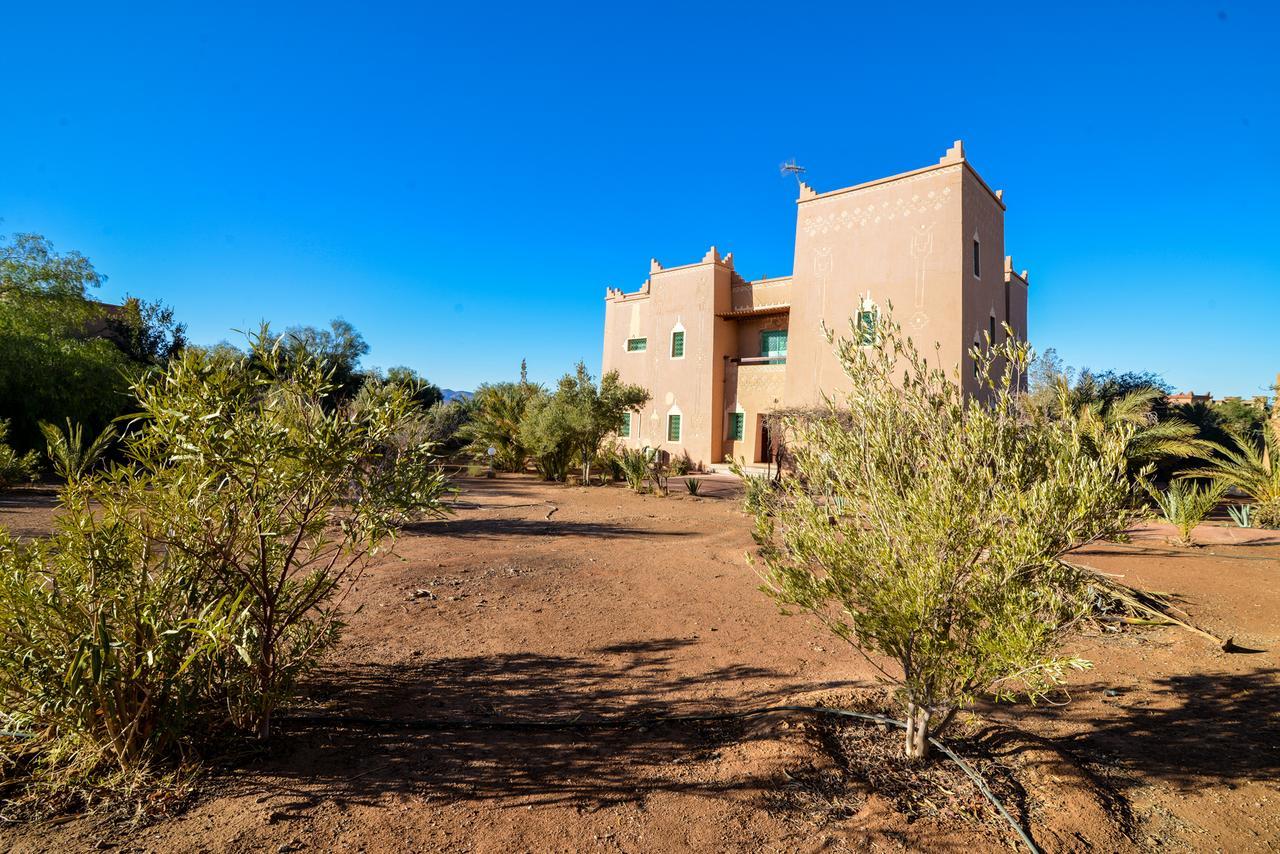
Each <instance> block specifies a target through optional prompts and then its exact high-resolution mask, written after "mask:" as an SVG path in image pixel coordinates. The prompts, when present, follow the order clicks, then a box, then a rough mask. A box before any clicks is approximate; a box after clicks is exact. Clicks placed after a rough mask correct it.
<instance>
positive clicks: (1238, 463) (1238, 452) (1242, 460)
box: [1185, 417, 1280, 528]
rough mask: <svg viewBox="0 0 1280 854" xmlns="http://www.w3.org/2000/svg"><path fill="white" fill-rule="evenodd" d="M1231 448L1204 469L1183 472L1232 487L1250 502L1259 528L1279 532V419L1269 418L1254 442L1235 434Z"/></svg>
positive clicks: (1225, 448)
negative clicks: (1244, 495) (1243, 494)
mask: <svg viewBox="0 0 1280 854" xmlns="http://www.w3.org/2000/svg"><path fill="white" fill-rule="evenodd" d="M1231 440H1232V441H1231V444H1230V445H1229V446H1227V447H1223V448H1221V449H1220V450H1219V452H1218V455H1217V456H1215V457H1213V458H1212V459H1210V460H1209V461H1208V462H1207V463H1206V464H1205V465H1203V466H1201V467H1199V468H1196V469H1193V470H1191V471H1188V472H1186V473H1185V474H1186V476H1187V477H1207V478H1211V479H1212V480H1213V481H1214V482H1216V483H1220V484H1223V485H1225V486H1229V487H1235V488H1236V489H1239V490H1240V491H1241V492H1243V493H1245V494H1246V495H1248V496H1249V497H1250V498H1251V499H1253V504H1254V509H1253V515H1254V521H1255V523H1256V524H1257V525H1258V526H1259V527H1263V528H1280V419H1277V418H1275V417H1273V418H1272V419H1271V420H1270V421H1268V422H1267V423H1266V424H1265V425H1264V426H1263V428H1262V434H1261V436H1259V437H1258V438H1257V439H1249V438H1247V437H1245V436H1242V435H1239V434H1235V435H1232V437H1231Z"/></svg>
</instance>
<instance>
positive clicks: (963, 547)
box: [755, 313, 1134, 757]
mask: <svg viewBox="0 0 1280 854" xmlns="http://www.w3.org/2000/svg"><path fill="white" fill-rule="evenodd" d="M856 331H857V330H856V328H855V329H854V330H853V334H854V338H853V340H848V339H842V340H840V341H839V343H838V345H837V352H838V354H839V357H840V360H841V362H842V363H843V366H844V369H845V372H846V374H847V375H848V376H849V378H850V380H851V382H852V391H851V392H850V393H849V394H848V395H847V396H844V397H841V398H840V399H838V400H832V401H829V403H828V406H827V409H826V411H825V412H824V413H822V414H820V415H819V416H817V417H811V418H803V419H802V418H800V417H792V418H790V419H789V421H790V423H788V424H787V425H786V426H787V433H788V435H789V436H791V437H792V443H791V450H792V454H793V456H794V459H795V470H796V476H795V477H792V478H787V479H785V480H784V481H782V483H781V484H780V485H779V486H778V487H777V489H776V492H775V493H774V494H773V495H771V496H769V498H768V500H767V501H760V502H757V503H756V505H755V511H756V519H757V525H758V532H759V535H760V536H761V538H762V539H763V540H764V541H765V543H766V545H765V547H764V548H763V549H762V554H763V556H764V560H765V565H766V568H765V570H764V577H765V579H766V587H765V589H766V591H767V592H768V593H770V595H772V596H774V597H775V598H776V599H777V600H778V601H779V602H780V603H782V604H783V605H785V606H792V607H797V608H799V609H801V610H804V611H807V612H809V613H811V614H813V615H815V616H817V617H818V618H819V619H820V620H821V621H822V622H823V623H824V624H825V625H826V627H827V628H828V629H829V630H830V631H831V632H833V633H834V634H836V635H837V636H838V637H840V638H843V639H845V640H847V641H849V642H850V643H851V644H852V645H853V646H854V648H855V649H856V650H858V651H859V652H860V653H861V654H863V655H864V656H866V657H867V660H868V661H870V662H871V663H872V664H873V665H875V666H876V667H882V668H883V670H882V673H883V674H884V676H885V678H886V679H888V680H890V681H891V682H893V683H895V684H897V685H898V686H899V696H900V699H901V701H902V703H903V705H904V706H905V709H906V715H907V721H908V731H907V738H906V749H907V753H908V755H909V756H915V757H921V756H924V755H925V754H926V752H927V745H928V742H927V738H928V736H929V735H931V734H932V733H935V732H938V731H940V730H941V729H942V728H944V727H945V726H946V724H947V723H948V722H949V721H950V719H951V717H952V715H953V713H954V712H955V711H956V710H957V709H959V708H961V707H963V706H965V705H966V704H968V703H970V702H972V701H973V700H974V699H975V698H976V697H977V696H978V695H979V694H983V693H990V694H994V695H995V696H996V697H1000V698H1012V697H1014V696H1015V695H1020V694H1022V693H1025V694H1028V695H1030V696H1031V697H1033V698H1034V697H1037V696H1041V695H1043V694H1044V693H1045V692H1046V691H1048V690H1050V689H1051V688H1052V687H1053V686H1054V685H1056V684H1058V683H1060V682H1061V681H1062V680H1063V679H1064V678H1065V674H1066V672H1067V671H1068V670H1070V669H1072V668H1080V667H1085V666H1087V664H1086V663H1085V662H1082V661H1080V660H1079V659H1077V658H1074V657H1066V656H1062V655H1060V654H1058V653H1057V651H1056V649H1057V643H1058V640H1059V638H1060V637H1061V634H1062V632H1063V631H1064V630H1065V628H1066V627H1067V626H1069V625H1070V624H1071V623H1072V621H1073V620H1075V619H1077V618H1078V617H1079V616H1080V615H1081V614H1082V613H1084V610H1085V608H1086V607H1087V601H1086V596H1085V592H1084V589H1085V587H1086V586H1087V585H1086V584H1084V582H1083V581H1082V579H1081V573H1080V571H1079V570H1076V569H1073V568H1071V567H1068V566H1066V565H1065V564H1064V563H1063V562H1062V560H1061V558H1062V556H1063V555H1064V554H1066V553H1067V552H1069V551H1070V550H1072V549H1074V548H1077V547H1079V546H1080V545H1082V544H1084V543H1087V542H1090V541H1092V540H1095V539H1098V538H1101V537H1105V536H1108V535H1112V534H1114V533H1117V532H1119V531H1123V530H1124V529H1125V528H1127V527H1128V525H1129V524H1130V522H1131V521H1132V519H1133V516H1134V510H1133V506H1134V495H1133V488H1132V485H1131V483H1130V481H1129V479H1128V477H1127V475H1126V469H1127V466H1128V460H1127V458H1126V455H1125V451H1126V448H1127V447H1128V445H1129V443H1130V441H1131V439H1132V434H1133V432H1134V427H1133V425H1131V424H1128V423H1125V422H1123V421H1121V422H1118V423H1112V424H1109V425H1104V426H1103V427H1101V428H1097V429H1094V428H1092V427H1090V428H1089V429H1088V430H1086V429H1085V428H1084V427H1083V425H1081V424H1080V423H1079V422H1078V421H1077V419H1076V418H1075V417H1074V415H1073V413H1072V411H1070V410H1068V411H1067V412H1066V413H1065V414H1064V416H1063V417H1059V418H1052V419H1051V418H1027V417H1024V413H1023V412H1022V411H1021V409H1020V397H1021V395H1020V394H1019V393H1018V383H1019V378H1020V376H1022V374H1023V372H1024V371H1025V369H1026V364H1027V356H1028V352H1029V350H1028V348H1027V347H1026V345H1025V344H1022V343H1019V342H1016V341H1013V340H1008V341H1006V342H1005V343H1004V344H1002V345H1000V346H999V347H997V348H995V349H994V350H991V351H987V352H975V354H974V355H975V357H976V359H977V361H978V364H979V377H980V379H981V380H982V382H983V384H984V387H985V392H984V394H982V395H978V396H965V395H964V394H963V393H962V391H961V388H960V378H959V376H958V375H957V376H948V375H947V374H946V373H944V372H943V371H941V370H939V369H937V368H936V367H931V366H930V365H929V364H928V363H927V362H926V360H925V359H924V357H922V356H921V355H920V354H919V353H918V352H917V351H916V349H915V347H914V345H913V344H912V343H911V341H910V340H909V339H907V338H906V337H905V336H903V335H902V333H901V330H900V328H899V327H898V325H897V324H896V323H895V322H894V321H893V319H892V317H891V316H889V315H888V313H886V314H885V315H883V316H882V317H881V319H880V323H879V327H878V332H879V335H880V337H879V340H878V341H877V343H876V346H875V347H862V346H859V345H858V344H857V343H856V341H857V338H856ZM993 364H995V365H1000V366H1002V370H1001V372H1000V373H999V375H997V376H993V375H992V365H993ZM850 427H852V429H850ZM886 660H887V661H888V662H891V663H892V664H882V662H884V661H886Z"/></svg>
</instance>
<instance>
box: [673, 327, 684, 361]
mask: <svg viewBox="0 0 1280 854" xmlns="http://www.w3.org/2000/svg"><path fill="white" fill-rule="evenodd" d="M671 358H673V359H683V358H684V333H683V332H672V333H671Z"/></svg>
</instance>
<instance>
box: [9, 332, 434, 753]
mask: <svg viewBox="0 0 1280 854" xmlns="http://www.w3.org/2000/svg"><path fill="white" fill-rule="evenodd" d="M341 389H342V387H341V386H338V385H335V384H333V383H332V382H331V372H330V370H329V368H328V366H327V364H326V362H325V361H323V360H322V359H321V358H320V357H318V356H315V355H307V354H306V353H305V352H302V353H300V352H299V351H298V350H296V349H295V348H291V349H290V350H288V351H285V350H283V349H282V347H281V339H279V338H274V337H271V336H268V335H267V334H266V333H265V330H264V333H262V334H260V335H259V336H257V337H256V338H254V339H252V340H251V346H250V350H249V352H248V353H246V354H236V355H232V354H225V353H224V354H216V353H212V352H205V351H199V350H194V349H192V348H188V349H187V350H185V351H183V353H182V354H180V355H178V356H175V357H174V358H172V359H171V360H170V362H169V364H168V365H167V366H166V367H165V368H164V369H163V370H161V371H158V372H156V373H154V374H150V375H147V376H145V377H143V378H142V379H141V380H140V381H138V382H137V383H136V384H135V385H134V393H135V395H136V397H137V400H138V407H139V415H138V419H139V428H138V429H137V430H136V431H135V432H133V433H132V434H131V435H130V436H129V437H128V439H127V440H126V442H125V456H126V462H127V464H125V465H121V466H117V467H114V468H112V469H111V470H109V471H106V472H102V473H98V474H96V475H91V476H89V477H85V478H82V479H79V480H72V481H71V483H70V484H69V485H68V487H67V488H66V489H65V490H64V491H63V498H62V501H63V505H64V512H63V513H62V514H61V515H60V518H59V528H58V530H57V531H56V533H55V534H54V535H53V536H52V537H49V538H46V539H43V540H38V541H36V542H34V543H32V544H29V545H27V544H18V543H15V542H13V541H12V540H9V539H7V538H6V539H3V540H0V575H2V577H0V710H3V712H4V714H5V715H6V716H7V717H8V719H9V721H8V723H11V724H13V725H16V726H20V727H26V728H30V729H32V730H33V731H34V733H35V738H34V739H33V740H32V742H31V743H30V746H29V747H30V750H32V751H34V753H35V754H36V755H37V756H38V763H39V764H42V765H44V766H45V767H48V768H54V767H58V768H63V769H67V770H69V771H71V772H75V773H79V774H85V773H90V772H94V773H97V772H98V771H100V769H101V768H102V767H103V766H106V767H107V768H108V769H115V770H117V771H122V770H124V769H129V768H137V767H138V766H139V765H140V764H142V763H145V762H146V761H147V760H148V759H149V758H151V757H153V756H156V755H159V754H162V753H167V752H170V751H172V750H173V749H175V748H179V747H182V746H183V745H184V744H186V743H187V742H188V740H189V738H190V736H191V735H192V733H194V732H197V731H203V730H205V729H208V730H210V731H212V730H217V729H220V728H225V727H227V726H230V727H234V728H237V729H239V730H241V731H249V732H252V733H254V734H256V735H257V736H258V737H266V736H267V735H268V734H269V733H270V732H271V721H272V717H273V714H274V712H275V710H276V709H277V708H278V707H279V706H280V704H281V703H283V702H286V701H287V700H288V699H289V697H290V696H291V692H292V691H293V689H294V687H295V685H296V682H297V680H298V678H299V677H300V676H301V675H302V674H304V673H305V672H307V670H308V669H309V668H311V667H313V666H314V665H315V664H316V663H317V662H318V660H319V658H320V656H321V655H322V654H323V653H324V651H325V650H326V649H327V648H328V647H330V646H331V645H332V644H333V643H334V642H335V641H336V639H337V638H338V635H339V632H340V630H341V627H342V622H341V614H340V611H339V604H340V602H341V600H342V596H343V595H344V593H345V592H346V591H347V590H349V589H350V586H351V585H352V584H353V583H354V582H355V580H356V579H357V578H358V576H359V574H360V572H361V571H362V569H363V567H364V566H365V565H366V563H367V561H368V560H369V559H370V558H371V557H373V556H375V555H377V554H380V553H381V552H383V551H385V550H386V549H388V548H389V547H390V545H391V543H392V542H393V540H394V536H395V533H396V530H397V528H398V526H399V525H401V524H402V523H403V522H405V521H407V520H409V519H413V518H419V517H421V516H423V515H440V514H442V513H443V504H442V499H443V496H444V495H445V493H446V492H447V490H448V485H447V482H446V480H445V478H444V475H443V474H442V472H441V470H440V468H439V466H438V465H437V463H436V459H435V457H434V454H433V449H432V447H431V446H430V445H429V444H422V443H416V442H414V441H412V440H411V439H409V438H406V437H409V436H411V435H412V431H411V430H410V429H408V427H409V425H410V422H412V420H413V419H414V418H416V417H417V416H418V415H419V414H420V413H421V409H420V407H419V406H418V404H417V403H416V401H414V399H413V396H412V394H411V391H410V390H408V389H406V388H405V387H403V386H402V385H397V384H381V383H374V384H372V385H369V386H367V387H366V389H365V390H364V392H362V393H361V394H360V395H359V397H358V398H357V399H356V400H353V401H346V402H340V403H339V402H335V401H334V400H333V399H332V397H331V396H332V395H333V394H335V393H337V392H340V391H341Z"/></svg>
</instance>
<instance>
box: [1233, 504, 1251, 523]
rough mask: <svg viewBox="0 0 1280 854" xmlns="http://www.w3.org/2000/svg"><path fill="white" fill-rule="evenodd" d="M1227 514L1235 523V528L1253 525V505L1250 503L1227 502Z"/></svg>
mask: <svg viewBox="0 0 1280 854" xmlns="http://www.w3.org/2000/svg"><path fill="white" fill-rule="evenodd" d="M1227 515H1228V516H1230V517H1231V521H1232V522H1235V523H1236V527H1237V528H1252V527H1253V505H1252V504H1228V505H1227Z"/></svg>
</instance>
